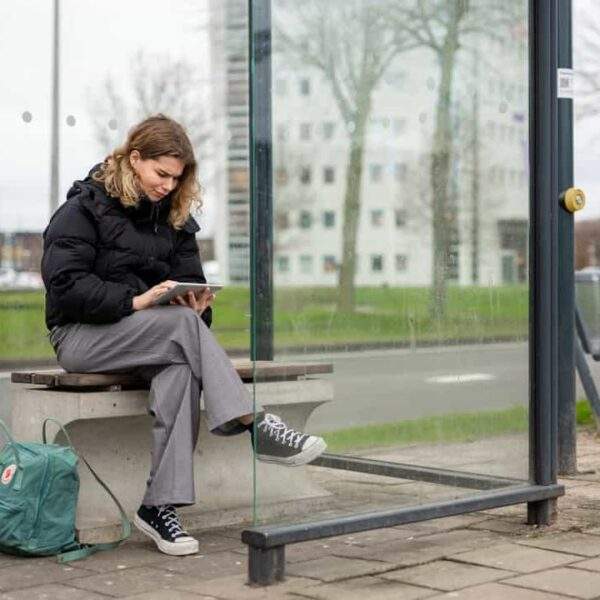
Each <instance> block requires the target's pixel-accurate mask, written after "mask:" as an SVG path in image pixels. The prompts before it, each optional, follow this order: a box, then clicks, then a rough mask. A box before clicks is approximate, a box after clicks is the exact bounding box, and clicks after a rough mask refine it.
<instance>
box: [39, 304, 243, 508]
mask: <svg viewBox="0 0 600 600" xmlns="http://www.w3.org/2000/svg"><path fill="white" fill-rule="evenodd" d="M50 341H51V343H52V345H53V346H54V348H55V350H56V355H57V359H58V362H59V364H60V365H61V366H62V367H63V368H64V369H65V370H66V371H70V372H86V373H101V372H128V373H132V374H135V375H138V376H141V377H144V378H146V379H148V380H149V381H150V382H151V383H150V407H149V409H150V414H152V415H153V416H154V427H153V443H152V466H151V470H150V477H149V479H148V484H147V488H146V493H145V495H144V498H143V500H142V503H143V504H146V505H149V506H157V505H161V504H175V505H184V504H193V503H194V502H195V493H194V480H193V462H192V461H193V452H194V448H195V446H196V441H197V438H198V430H199V419H200V393H201V391H203V392H204V407H205V410H206V418H207V422H208V423H207V424H208V429H209V430H210V431H212V432H213V433H217V434H221V435H231V434H234V433H240V432H241V431H244V430H245V428H244V427H242V426H241V425H240V424H239V421H237V417H240V416H241V415H246V414H250V413H252V412H253V411H254V406H253V402H252V398H251V396H250V394H249V393H248V392H247V390H246V389H245V387H244V385H243V383H242V382H241V380H240V378H239V376H238V374H237V372H236V370H235V368H234V367H233V365H232V364H231V361H230V359H229V357H228V356H227V354H226V353H225V351H224V350H223V348H221V346H220V345H219V344H218V342H217V341H216V339H215V337H214V335H213V334H212V332H211V331H210V329H209V328H208V327H207V326H206V324H205V323H204V321H203V320H202V319H201V318H200V316H199V315H198V314H196V313H195V312H194V311H193V310H192V309H190V308H187V307H183V306H160V307H153V308H150V309H146V310H140V311H137V312H135V313H133V314H132V315H129V316H127V317H125V318H123V319H121V320H120V321H118V322H117V323H112V324H108V325H90V324H83V323H70V324H68V325H63V326H61V327H59V328H55V329H54V330H53V331H52V334H51V335H50ZM248 448H249V451H250V443H249V445H248Z"/></svg>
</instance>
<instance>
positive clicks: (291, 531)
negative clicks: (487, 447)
mask: <svg viewBox="0 0 600 600" xmlns="http://www.w3.org/2000/svg"><path fill="white" fill-rule="evenodd" d="M564 493H565V488H564V486H562V485H558V484H552V485H525V486H522V487H515V488H511V489H501V490H494V491H492V492H487V493H482V494H477V495H475V496H471V497H469V498H454V499H452V500H448V501H445V502H433V503H430V504H423V505H421V506H409V507H406V508H395V509H390V510H385V511H377V512H372V513H363V514H355V515H349V516H345V517H338V518H334V519H323V520H321V521H311V522H308V523H297V524H295V525H279V526H278V525H267V526H263V527H254V528H252V529H246V530H245V531H243V532H242V542H244V543H245V544H248V545H249V546H253V547H256V548H273V547H275V546H282V545H284V544H294V543H297V542H306V541H309V540H317V539H320V538H325V537H331V536H335V535H346V534H350V533H356V532H358V531H367V530H369V529H380V528H382V527H392V526H394V525H405V524H407V523H416V522H417V521H427V520H429V519H438V518H440V517H450V516H454V515H460V514H464V513H469V512H476V511H479V510H487V509H490V508H498V507H500V506H509V505H511V504H520V503H521V502H537V501H539V500H547V499H549V498H558V497H559V496H562V495H564Z"/></svg>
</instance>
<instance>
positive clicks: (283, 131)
mask: <svg viewBox="0 0 600 600" xmlns="http://www.w3.org/2000/svg"><path fill="white" fill-rule="evenodd" d="M287 139H288V128H287V126H286V125H283V124H279V125H277V141H278V142H285V141H286V140H287Z"/></svg>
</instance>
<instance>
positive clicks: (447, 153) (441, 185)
mask: <svg viewBox="0 0 600 600" xmlns="http://www.w3.org/2000/svg"><path fill="white" fill-rule="evenodd" d="M449 10H450V15H449V16H450V23H449V25H448V30H447V33H446V38H445V40H444V47H443V48H442V50H441V52H440V54H439V56H438V58H439V63H440V71H441V77H440V85H439V91H438V101H437V111H436V122H435V131H434V135H433V151H432V153H431V171H430V177H431V192H432V196H433V202H432V204H433V210H432V234H433V257H432V271H433V273H432V275H433V282H432V286H431V292H430V299H429V312H430V315H431V318H432V319H434V320H441V319H443V317H444V314H445V311H446V278H447V274H446V271H447V266H448V261H449V256H450V236H449V230H448V225H449V217H450V215H449V214H448V210H449V206H448V205H449V202H448V197H449V194H448V181H449V178H450V158H451V152H452V137H451V136H452V130H451V121H450V102H451V96H452V77H453V74H454V63H455V57H456V51H457V49H458V24H459V22H460V18H461V14H460V9H459V8H458V7H457V6H454V5H453V3H451V7H450V9H449Z"/></svg>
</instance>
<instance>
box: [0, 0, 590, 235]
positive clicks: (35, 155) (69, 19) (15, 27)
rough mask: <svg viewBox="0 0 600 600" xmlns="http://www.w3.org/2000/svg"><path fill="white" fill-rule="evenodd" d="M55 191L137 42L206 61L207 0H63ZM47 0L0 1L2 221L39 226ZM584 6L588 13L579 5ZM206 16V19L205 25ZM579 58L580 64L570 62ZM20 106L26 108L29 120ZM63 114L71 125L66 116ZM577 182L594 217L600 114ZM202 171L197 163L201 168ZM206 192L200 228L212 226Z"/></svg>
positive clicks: (88, 145) (202, 64)
mask: <svg viewBox="0 0 600 600" xmlns="http://www.w3.org/2000/svg"><path fill="white" fill-rule="evenodd" d="M499 1H500V0H499ZM574 5H575V7H576V18H575V29H576V31H575V36H574V37H575V39H576V40H577V27H578V25H579V22H580V20H581V15H582V14H585V15H586V16H585V19H597V20H599V21H600V2H598V1H597V0H574ZM61 6H62V14H61V23H62V29H61V31H62V44H61V70H62V79H61V85H62V88H61V109H60V124H61V170H60V183H61V191H60V198H61V199H64V196H65V193H66V191H67V189H68V188H69V187H70V185H71V183H72V182H73V180H75V179H79V178H81V177H83V176H85V175H86V173H87V171H88V170H89V168H90V167H91V166H92V165H93V164H95V163H96V162H98V161H100V160H101V159H102V158H103V152H102V149H101V148H100V146H99V145H98V143H97V141H96V139H95V137H94V134H93V129H92V120H91V115H90V110H89V100H88V98H89V96H90V94H91V95H96V96H98V94H101V90H102V88H101V82H102V81H103V80H104V78H105V77H106V76H107V75H110V76H111V77H112V79H113V80H114V81H115V83H116V84H117V85H118V86H121V87H122V89H127V86H128V84H129V83H130V79H129V73H130V59H131V56H132V55H134V54H135V53H136V52H137V51H138V50H139V49H143V50H145V51H147V52H150V53H154V54H162V55H164V56H169V57H171V58H173V59H177V58H185V59H186V60H188V61H189V62H190V63H191V64H192V65H193V66H194V68H195V69H196V70H197V72H198V73H207V72H208V71H207V70H208V68H209V62H210V60H209V44H208V39H207V38H208V33H207V29H206V17H207V8H206V7H207V0H102V1H101V2H99V1H98V0H62V2H61ZM51 10H52V2H51V0H19V1H18V2H8V1H4V2H0V73H2V77H1V78H0V99H1V100H0V137H1V139H2V144H0V229H2V230H15V229H21V230H40V229H42V228H43V226H44V224H45V223H46V222H47V220H48V216H49V215H48V188H49V154H50V153H49V149H50V97H51V56H52V54H51V48H52V14H51ZM584 11H585V13H584ZM203 25H204V26H203ZM575 67H577V65H575ZM24 112H28V113H30V114H31V117H32V118H31V121H30V122H25V121H24V120H23V118H22V115H23V113H24ZM68 116H72V117H74V119H75V125H74V126H69V125H67V123H66V119H67V117H68ZM575 169H576V179H575V183H576V185H578V186H580V187H582V188H584V189H585V190H586V192H587V195H588V206H587V207H586V209H585V210H584V211H582V212H581V213H579V215H578V216H579V217H580V218H593V217H600V119H599V120H588V121H585V122H578V123H576V128H575ZM200 175H201V177H202V164H201V173H200ZM213 208H214V200H213V199H212V198H211V197H210V196H209V197H208V198H207V199H206V208H205V211H204V214H203V215H202V217H201V219H200V220H201V225H202V226H203V233H204V234H205V235H209V234H210V233H211V232H212V229H213V227H214V210H213Z"/></svg>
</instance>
